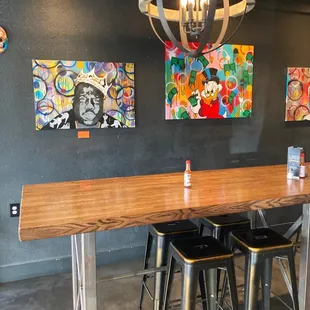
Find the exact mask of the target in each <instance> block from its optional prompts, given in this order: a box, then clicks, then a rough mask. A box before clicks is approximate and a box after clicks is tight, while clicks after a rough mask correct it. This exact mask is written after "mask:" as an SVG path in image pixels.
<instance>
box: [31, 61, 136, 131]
mask: <svg viewBox="0 0 310 310" xmlns="http://www.w3.org/2000/svg"><path fill="white" fill-rule="evenodd" d="M32 68H33V88H34V101H35V123H36V129H37V130H42V129H43V130H44V129H80V128H133V127H135V88H134V81H135V78H134V77H135V76H134V64H132V63H112V62H93V61H60V60H33V61H32Z"/></svg>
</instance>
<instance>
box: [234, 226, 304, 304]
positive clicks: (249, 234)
mask: <svg viewBox="0 0 310 310" xmlns="http://www.w3.org/2000/svg"><path fill="white" fill-rule="evenodd" d="M231 237H232V243H233V246H234V247H236V248H238V249H239V250H240V251H241V252H243V253H245V255H246V263H245V264H246V265H245V296H244V305H245V310H254V309H256V305H257V299H258V291H259V281H260V280H261V283H262V294H263V300H262V303H263V305H262V309H264V310H270V289H271V278H272V262H273V258H275V257H277V256H287V258H288V264H289V269H290V276H291V293H292V294H291V295H292V297H293V298H292V299H293V305H294V309H295V310H299V305H298V292H297V281H296V271H295V263H294V246H293V243H292V242H290V241H289V240H287V239H286V238H284V237H283V236H281V235H280V234H278V233H276V232H275V231H273V230H271V229H269V228H261V229H253V230H249V231H242V232H233V233H232V234H231Z"/></svg>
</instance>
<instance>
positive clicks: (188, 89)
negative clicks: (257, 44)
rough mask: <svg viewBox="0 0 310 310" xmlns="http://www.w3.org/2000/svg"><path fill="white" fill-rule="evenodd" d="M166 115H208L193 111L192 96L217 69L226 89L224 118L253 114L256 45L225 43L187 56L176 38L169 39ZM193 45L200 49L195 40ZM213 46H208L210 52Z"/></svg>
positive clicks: (221, 112)
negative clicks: (201, 52)
mask: <svg viewBox="0 0 310 310" xmlns="http://www.w3.org/2000/svg"><path fill="white" fill-rule="evenodd" d="M166 45H167V46H166V53H165V67H166V119H167V120H177V119H205V118H208V117H201V116H200V115H199V114H196V113H193V111H192V110H191V108H190V105H191V102H190V97H191V96H192V94H193V92H195V91H196V90H199V92H202V91H203V90H204V85H203V83H202V82H203V81H205V80H206V77H207V76H208V75H210V71H211V70H214V69H217V70H218V71H217V77H218V78H219V79H220V84H221V85H222V90H221V91H220V92H219V95H218V99H219V102H220V104H219V116H220V117H221V118H245V117H250V116H251V115H252V105H253V102H252V88H253V61H254V47H253V46H247V45H224V46H222V47H221V48H219V49H217V50H215V51H213V52H211V53H209V54H205V55H204V56H201V57H198V58H192V57H189V56H184V53H182V52H181V51H180V50H179V49H178V48H176V47H175V46H174V45H173V43H172V42H166ZM190 47H191V48H193V49H196V48H197V46H196V44H195V43H190ZM208 48H210V47H206V48H205V50H204V52H206V51H207V50H208Z"/></svg>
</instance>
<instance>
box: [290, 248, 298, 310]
mask: <svg viewBox="0 0 310 310" xmlns="http://www.w3.org/2000/svg"><path fill="white" fill-rule="evenodd" d="M287 257H288V263H289V268H290V275H291V282H292V293H293V294H292V295H293V304H294V310H299V301H298V291H297V280H296V270H295V261H294V252H293V250H292V251H290V252H289V253H288V255H287Z"/></svg>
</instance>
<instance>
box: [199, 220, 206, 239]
mask: <svg viewBox="0 0 310 310" xmlns="http://www.w3.org/2000/svg"><path fill="white" fill-rule="evenodd" d="M204 228H205V227H204V225H203V224H202V223H200V225H199V236H200V237H202V236H203V231H204Z"/></svg>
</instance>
